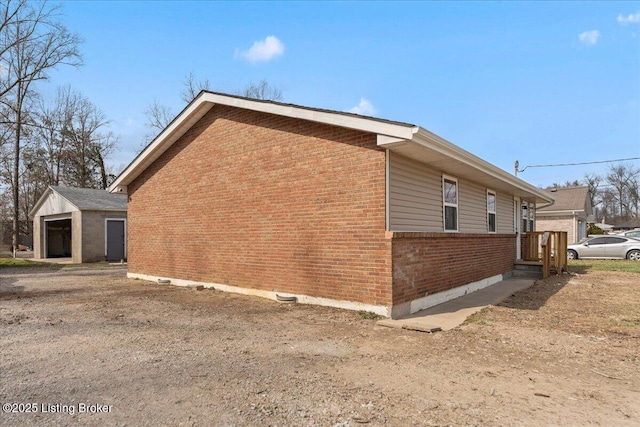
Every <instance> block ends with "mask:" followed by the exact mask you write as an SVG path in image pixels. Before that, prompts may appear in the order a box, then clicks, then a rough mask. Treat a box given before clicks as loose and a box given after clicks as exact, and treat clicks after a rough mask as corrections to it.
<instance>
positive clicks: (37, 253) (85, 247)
mask: <svg viewBox="0 0 640 427" xmlns="http://www.w3.org/2000/svg"><path fill="white" fill-rule="evenodd" d="M29 217H31V218H33V251H34V258H35V259H45V258H71V260H72V262H74V263H83V262H97V261H105V260H106V261H121V260H126V259H127V240H126V235H127V196H126V195H123V194H111V193H109V192H107V191H105V190H95V189H90V188H72V187H62V186H50V187H48V188H47V190H46V191H45V192H44V194H43V195H42V197H40V199H39V200H38V202H37V203H36V204H35V206H34V207H33V209H32V210H31V212H30V213H29Z"/></svg>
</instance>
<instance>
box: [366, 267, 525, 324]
mask: <svg viewBox="0 0 640 427" xmlns="http://www.w3.org/2000/svg"><path fill="white" fill-rule="evenodd" d="M534 283H535V279H523V278H511V279H507V280H503V281H501V282H498V283H496V284H494V285H491V286H488V287H486V288H484V289H480V290H479V291H475V292H472V293H470V294H467V295H464V296H462V297H459V298H456V299H452V300H450V301H447V302H444V303H442V304H438V305H435V306H433V307H429V308H427V309H425V310H421V311H418V312H415V313H413V314H410V315H408V316H405V317H403V318H401V319H383V320H380V321H378V325H380V326H387V327H390V328H402V329H411V330H416V331H423V332H436V331H440V330H442V331H448V330H450V329H453V328H456V327H458V326H460V325H461V324H462V323H464V321H465V320H467V318H468V317H469V316H471V315H472V314H473V313H477V312H478V311H480V310H482V309H483V308H485V307H488V306H490V305H495V304H498V303H499V302H501V301H503V300H505V299H507V298H508V297H509V296H511V294H513V293H515V292H518V291H521V290H523V289H526V288H528V287H529V286H531V285H533V284H534Z"/></svg>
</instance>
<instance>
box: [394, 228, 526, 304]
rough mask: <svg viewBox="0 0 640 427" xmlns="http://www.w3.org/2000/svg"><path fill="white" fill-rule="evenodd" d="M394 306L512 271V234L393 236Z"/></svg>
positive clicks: (513, 259)
mask: <svg viewBox="0 0 640 427" xmlns="http://www.w3.org/2000/svg"><path fill="white" fill-rule="evenodd" d="M392 242H393V280H394V287H393V305H398V304H402V303H405V302H408V301H411V300H414V299H417V298H422V297H425V296H427V295H431V294H434V293H437V292H441V291H445V290H448V289H452V288H455V287H458V286H463V285H466V284H469V283H472V282H476V281H479V280H482V279H486V278H488V277H492V276H495V275H498V274H503V273H506V272H508V271H510V270H511V269H512V268H513V263H514V261H515V253H516V247H515V245H516V239H515V234H459V233H393V238H392Z"/></svg>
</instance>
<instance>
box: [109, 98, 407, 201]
mask: <svg viewBox="0 0 640 427" xmlns="http://www.w3.org/2000/svg"><path fill="white" fill-rule="evenodd" d="M216 104H221V105H226V106H230V107H237V108H243V109H248V110H252V111H258V112H263V113H269V114H277V115H280V116H285V117H291V118H296V119H302V120H308V121H312V122H317V123H323V124H328V125H334V126H340V127H344V128H349V129H354V130H360V131H364V132H370V133H375V134H378V135H385V136H388V137H390V138H401V139H410V138H412V137H413V135H414V133H415V132H416V131H417V130H418V127H417V126H414V125H409V124H405V123H398V122H388V121H383V120H377V119H374V118H371V117H365V116H358V115H354V114H347V113H341V112H337V111H328V110H317V109H312V108H305V107H299V106H294V105H290V104H281V103H276V102H265V101H263V100H253V99H249V98H242V97H235V96H228V95H223V94H218V93H213V92H206V91H203V92H200V94H199V95H198V96H197V97H196V98H195V99H194V100H193V101H191V103H190V104H189V105H187V107H185V109H184V110H182V112H181V113H180V114H179V115H178V116H177V117H176V118H175V119H174V120H173V121H172V122H171V123H170V124H169V125H168V126H167V127H166V128H165V129H164V130H163V131H162V132H161V133H160V134H159V135H158V136H157V137H156V138H155V139H154V140H153V141H152V142H151V143H150V144H149V145H148V146H147V147H146V148H145V149H144V150H143V151H142V152H141V153H140V154H139V155H138V156H137V157H136V158H135V159H134V160H133V161H132V162H131V163H130V164H129V165H128V166H127V167H126V168H125V169H124V171H122V172H121V173H120V175H118V177H117V178H116V179H115V180H114V182H113V183H112V184H111V185H110V186H109V188H108V191H109V192H110V193H114V192H125V191H126V186H127V185H129V184H130V183H131V182H132V181H133V180H134V179H135V178H137V177H138V176H139V175H140V174H141V173H142V172H143V171H144V170H145V169H146V168H147V167H149V166H150V165H151V163H153V162H154V161H155V160H156V159H157V158H158V157H160V155H162V153H164V152H165V151H166V150H167V149H168V148H169V147H170V146H171V145H172V144H173V143H175V142H176V141H177V140H178V139H179V138H180V137H181V136H182V135H184V134H185V133H186V132H187V130H188V129H189V128H190V127H191V126H193V125H194V124H195V123H196V122H197V121H198V120H200V119H201V118H202V117H203V116H204V115H205V114H206V113H207V112H209V111H210V110H211V108H213V106H214V105H216Z"/></svg>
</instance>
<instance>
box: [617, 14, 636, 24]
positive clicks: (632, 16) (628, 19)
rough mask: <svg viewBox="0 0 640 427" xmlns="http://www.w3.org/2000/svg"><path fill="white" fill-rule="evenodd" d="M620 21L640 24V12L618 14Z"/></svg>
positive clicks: (620, 22)
mask: <svg viewBox="0 0 640 427" xmlns="http://www.w3.org/2000/svg"><path fill="white" fill-rule="evenodd" d="M618 23H619V24H622V25H626V24H640V12H636V13H631V14H629V15H627V16H623V15H622V14H620V15H618Z"/></svg>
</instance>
